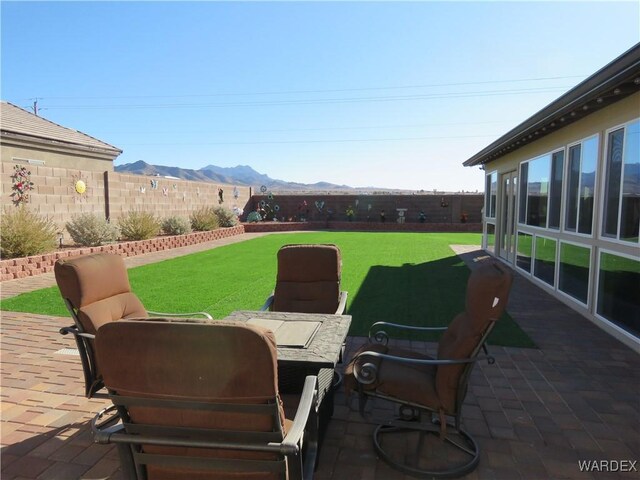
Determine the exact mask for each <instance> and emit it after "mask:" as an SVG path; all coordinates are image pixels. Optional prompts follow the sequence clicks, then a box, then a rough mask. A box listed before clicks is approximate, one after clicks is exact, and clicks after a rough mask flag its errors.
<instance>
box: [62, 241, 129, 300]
mask: <svg viewBox="0 0 640 480" xmlns="http://www.w3.org/2000/svg"><path fill="white" fill-rule="evenodd" d="M54 272H55V276H56V282H57V283H58V287H59V288H60V293H62V296H63V297H64V298H67V299H68V300H69V301H70V302H71V304H72V305H73V306H74V307H75V308H80V307H83V306H85V305H89V304H91V303H94V302H97V301H98V300H102V299H104V298H108V297H112V296H114V295H118V294H120V293H128V292H130V291H131V286H130V285H129V277H128V276H127V268H126V267H125V265H124V261H123V260H122V257H121V256H120V255H115V254H112V253H96V254H93V255H84V256H81V257H74V258H69V259H63V258H61V259H60V260H58V261H57V262H56V264H55V266H54Z"/></svg>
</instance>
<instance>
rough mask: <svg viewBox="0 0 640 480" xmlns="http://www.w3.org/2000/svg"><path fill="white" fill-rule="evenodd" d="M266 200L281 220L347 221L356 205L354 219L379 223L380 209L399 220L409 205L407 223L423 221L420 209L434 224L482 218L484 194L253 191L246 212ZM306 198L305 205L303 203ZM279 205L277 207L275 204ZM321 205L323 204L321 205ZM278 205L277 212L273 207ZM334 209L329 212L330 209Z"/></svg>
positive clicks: (390, 220)
mask: <svg viewBox="0 0 640 480" xmlns="http://www.w3.org/2000/svg"><path fill="white" fill-rule="evenodd" d="M261 202H265V207H264V209H265V210H266V211H267V213H270V212H271V213H272V215H273V214H275V215H276V216H277V218H278V220H280V221H285V222H287V221H297V220H300V219H301V217H304V219H306V220H307V221H312V222H320V221H327V220H329V221H347V220H348V218H347V214H346V212H347V209H348V208H351V209H353V213H354V215H353V218H352V220H353V222H367V223H376V222H378V223H380V212H381V211H382V210H384V212H385V223H397V221H398V217H399V212H398V210H397V209H406V211H405V212H404V219H405V220H404V223H420V212H421V211H422V212H424V214H425V222H424V223H431V224H436V223H437V224H452V223H462V215H463V214H465V215H466V222H467V223H481V222H482V207H483V206H484V195H482V194H449V195H436V194H426V195H425V194H421V195H418V194H416V195H326V194H325V195H313V194H309V195H290V194H282V195H278V194H274V195H273V198H272V199H270V198H269V197H268V196H267V195H253V197H252V198H251V202H250V203H249V204H247V205H246V206H245V208H244V212H245V215H246V214H247V213H248V212H251V211H252V210H256V209H257V208H260V205H261ZM305 202H306V205H305V204H304V203H305ZM276 206H277V207H276ZM320 207H322V208H320ZM275 209H277V212H276V211H274V210H275ZM330 211H331V212H332V213H331V214H329V212H330Z"/></svg>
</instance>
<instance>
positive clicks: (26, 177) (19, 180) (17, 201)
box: [11, 165, 34, 206]
mask: <svg viewBox="0 0 640 480" xmlns="http://www.w3.org/2000/svg"><path fill="white" fill-rule="evenodd" d="M11 182H12V185H11V190H13V191H12V192H11V200H12V201H13V203H14V205H16V206H18V205H21V204H23V203H28V202H29V192H31V191H32V190H33V189H34V184H33V182H32V181H31V172H30V171H29V170H27V167H25V166H24V165H15V166H14V167H13V175H11Z"/></svg>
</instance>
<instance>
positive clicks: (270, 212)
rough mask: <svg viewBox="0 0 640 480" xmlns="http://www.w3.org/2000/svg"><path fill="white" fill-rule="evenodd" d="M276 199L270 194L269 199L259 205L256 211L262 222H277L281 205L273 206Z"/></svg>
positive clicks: (261, 201)
mask: <svg viewBox="0 0 640 480" xmlns="http://www.w3.org/2000/svg"><path fill="white" fill-rule="evenodd" d="M263 187H264V185H263ZM265 189H266V187H265ZM260 191H262V187H260ZM263 193H264V192H263ZM274 198H275V197H274V195H273V193H271V192H269V194H268V195H267V199H266V200H264V199H263V200H260V203H259V204H258V206H256V211H257V212H258V214H259V215H260V218H261V219H262V220H274V221H275V220H277V217H276V213H277V212H279V211H280V205H278V204H273V205H272V202H273V199H274Z"/></svg>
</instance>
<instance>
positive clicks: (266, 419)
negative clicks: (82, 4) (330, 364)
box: [92, 319, 317, 480]
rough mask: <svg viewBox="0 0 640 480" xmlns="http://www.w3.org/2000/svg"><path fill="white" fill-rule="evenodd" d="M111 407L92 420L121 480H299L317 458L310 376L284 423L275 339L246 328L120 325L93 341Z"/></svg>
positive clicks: (255, 328) (104, 329)
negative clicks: (114, 452)
mask: <svg viewBox="0 0 640 480" xmlns="http://www.w3.org/2000/svg"><path fill="white" fill-rule="evenodd" d="M95 342H96V354H97V359H98V362H99V363H100V365H101V368H102V373H103V379H104V384H105V386H106V388H107V390H108V392H109V396H110V398H111V400H112V402H113V405H112V406H110V407H107V408H106V409H104V410H102V411H101V412H99V413H98V414H97V415H96V417H95V418H94V420H93V422H92V430H93V434H94V440H95V441H96V442H97V443H101V444H106V443H115V444H116V445H117V446H118V453H119V457H120V462H121V466H122V473H123V475H124V477H125V478H127V479H136V480H143V479H144V480H165V479H171V480H192V479H194V480H204V479H208V480H230V479H236V480H240V479H245V478H246V479H252V480H276V479H282V480H285V479H288V480H301V479H311V478H312V477H313V466H314V463H315V457H316V452H317V440H316V438H317V431H316V430H315V428H314V426H315V425H316V422H315V421H313V417H315V415H316V412H315V409H314V405H315V394H316V391H315V387H316V378H315V377H312V376H310V377H308V378H307V379H306V381H305V385H304V390H303V392H302V394H301V395H300V396H299V398H298V399H297V400H298V401H297V402H296V403H297V404H298V408H297V411H296V412H295V414H294V415H293V417H292V418H288V417H285V410H284V409H283V404H282V400H281V398H280V395H279V392H278V381H277V376H278V367H277V350H276V343H275V336H274V335H273V333H272V332H270V331H269V330H266V329H264V328H262V327H259V326H255V325H249V324H245V323H232V322H223V321H219V322H218V321H216V322H210V323H186V322H181V321H174V322H165V321H156V319H150V320H148V321H138V320H123V321H120V322H112V323H109V324H107V325H104V326H102V327H101V328H100V329H99V330H98V332H97V334H96V338H95Z"/></svg>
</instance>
